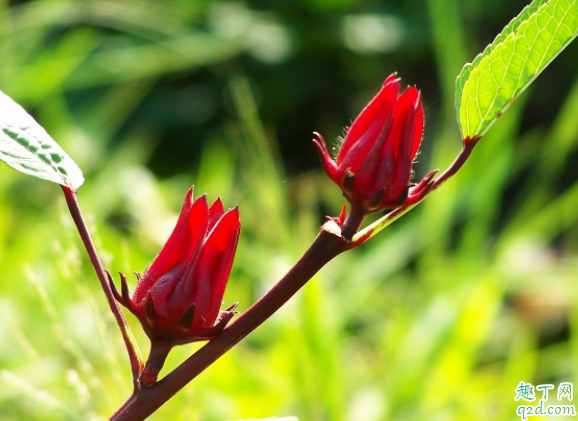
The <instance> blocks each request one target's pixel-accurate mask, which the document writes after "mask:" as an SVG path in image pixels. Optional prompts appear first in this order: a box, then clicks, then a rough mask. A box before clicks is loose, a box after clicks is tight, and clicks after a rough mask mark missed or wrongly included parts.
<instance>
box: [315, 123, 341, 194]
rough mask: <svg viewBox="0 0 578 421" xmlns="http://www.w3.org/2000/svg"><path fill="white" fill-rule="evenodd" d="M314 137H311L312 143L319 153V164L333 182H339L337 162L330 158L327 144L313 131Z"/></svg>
mask: <svg viewBox="0 0 578 421" xmlns="http://www.w3.org/2000/svg"><path fill="white" fill-rule="evenodd" d="M313 135H314V136H315V138H314V139H313V143H314V144H315V147H316V148H317V152H318V153H319V159H320V160H321V164H322V165H323V169H324V170H325V172H326V173H327V175H328V176H329V178H330V179H332V180H333V181H334V182H336V183H337V184H339V181H337V180H338V177H339V176H338V174H337V164H336V163H335V161H334V160H333V158H331V155H330V154H329V151H328V150H327V145H326V144H325V139H323V136H321V135H320V134H319V133H317V132H313Z"/></svg>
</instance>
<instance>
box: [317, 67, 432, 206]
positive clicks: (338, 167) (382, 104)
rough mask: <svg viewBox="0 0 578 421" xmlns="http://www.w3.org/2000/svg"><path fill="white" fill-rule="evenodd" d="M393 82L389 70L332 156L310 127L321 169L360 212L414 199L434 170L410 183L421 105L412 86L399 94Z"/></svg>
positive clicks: (397, 81) (428, 184)
mask: <svg viewBox="0 0 578 421" xmlns="http://www.w3.org/2000/svg"><path fill="white" fill-rule="evenodd" d="M399 85H400V79H398V78H397V77H396V74H395V73H394V74H392V75H391V76H389V77H388V78H387V79H386V80H385V82H384V84H383V86H382V88H381V90H380V91H379V92H378V94H377V95H376V96H375V98H373V99H372V100H371V102H370V103H369V104H368V105H367V106H366V107H365V109H364V110H363V111H362V112H361V114H359V116H358V117H357V118H356V119H355V121H354V122H353V124H352V125H351V127H350V128H349V130H348V131H347V134H346V136H345V139H344V141H343V144H342V145H341V147H340V148H339V152H338V153H337V159H336V160H333V159H332V158H331V156H330V155H329V152H328V150H327V146H326V145H325V141H324V140H323V137H321V135H319V134H317V133H315V135H316V136H317V139H315V140H314V143H315V145H316V146H317V149H318V151H319V154H320V156H321V161H322V163H323V167H324V169H325V172H326V173H327V175H328V176H329V177H330V178H331V179H332V180H333V181H334V182H335V183H336V184H337V185H338V186H339V187H341V190H342V191H343V194H344V196H345V197H346V198H347V200H349V202H350V203H351V205H352V206H353V208H354V209H356V210H357V211H359V212H362V213H366V214H367V213H371V212H376V211H380V210H385V209H393V208H395V207H398V206H401V205H403V204H406V203H408V202H412V203H415V202H417V201H418V200H420V199H421V198H422V197H423V196H424V195H425V194H427V192H428V191H429V189H430V188H431V179H432V178H433V175H434V173H430V174H428V175H427V176H426V177H425V178H424V179H423V180H422V181H421V182H420V183H419V184H417V185H412V184H410V180H411V174H412V164H413V160H414V159H415V156H416V154H417V152H418V149H419V146H420V143H421V138H422V134H423V127H424V116H423V106H422V103H421V97H420V92H419V91H418V90H417V89H416V88H415V87H413V86H412V87H409V88H407V89H406V90H405V91H403V92H402V93H401V94H399Z"/></svg>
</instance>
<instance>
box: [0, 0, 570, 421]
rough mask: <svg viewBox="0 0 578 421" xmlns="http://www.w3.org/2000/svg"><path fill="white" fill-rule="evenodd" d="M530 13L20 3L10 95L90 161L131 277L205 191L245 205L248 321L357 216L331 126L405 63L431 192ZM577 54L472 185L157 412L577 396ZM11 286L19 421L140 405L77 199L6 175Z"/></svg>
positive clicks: (510, 415)
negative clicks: (278, 284)
mask: <svg viewBox="0 0 578 421" xmlns="http://www.w3.org/2000/svg"><path fill="white" fill-rule="evenodd" d="M526 4H527V1H523V0H513V1H508V2H504V1H502V0H484V1H482V0H467V1H466V0H403V1H401V0H399V1H395V2H394V1H361V0H298V1H296V0H293V1H290V0H285V1H274V2H267V1H262V0H261V1H259V0H254V1H247V2H240V1H227V2H224V1H223V2H221V1H208V0H205V1H198V0H167V1H163V2H159V1H144V0H139V1H135V0H125V1H118V2H113V1H93V0H84V1H62V0H59V1H51V0H45V1H14V2H13V1H9V0H0V89H1V90H3V91H4V92H5V93H7V94H8V95H10V96H12V97H13V98H14V99H15V100H16V101H18V102H19V103H21V104H22V105H23V106H24V107H25V108H26V109H27V110H29V111H30V112H32V113H33V115H34V116H35V117H36V118H37V120H38V121H39V122H40V123H41V124H42V125H43V126H44V127H45V128H46V129H47V130H48V131H49V133H51V134H52V136H53V137H54V138H55V139H56V140H57V141H58V142H59V143H60V144H61V145H62V146H63V147H64V148H65V149H66V150H67V151H68V152H69V154H70V155H71V156H72V157H73V158H74V159H75V160H76V161H77V162H78V163H79V165H80V166H81V167H82V168H83V170H84V171H85V176H86V178H87V183H86V185H85V186H84V187H82V188H81V190H80V193H79V199H80V203H81V206H82V207H83V209H84V211H85V214H86V217H87V219H88V222H89V224H90V228H91V230H92V233H93V235H94V237H95V240H96V242H97V247H98V249H99V250H100V252H101V257H102V259H103V261H104V263H105V266H106V267H107V268H109V269H110V270H112V271H116V270H122V271H123V272H125V273H131V272H132V271H133V270H138V271H142V270H144V268H145V267H146V266H147V265H148V263H150V262H151V260H152V259H153V258H154V256H155V255H156V253H157V252H158V251H159V250H160V247H161V246H162V244H163V242H164V240H165V239H166V238H167V236H168V234H169V232H170V230H171V229H172V227H173V224H174V222H175V221H176V214H177V212H178V210H179V209H180V205H181V203H182V200H183V198H184V196H185V193H186V191H187V189H188V188H189V187H190V185H192V184H194V185H195V189H196V192H197V194H200V193H203V192H207V193H208V195H209V198H210V199H211V200H214V199H215V198H216V197H217V196H218V195H220V196H221V197H222V198H223V200H224V202H225V205H226V206H228V207H232V206H234V205H236V204H239V205H240V209H241V218H242V223H243V232H242V236H241V242H240V245H239V250H238V254H237V258H236V263H235V267H234V270H233V274H232V276H231V280H230V282H229V287H228V291H227V294H226V297H225V302H226V304H230V303H232V302H234V301H240V303H241V304H240V309H241V310H243V309H246V308H247V307H248V306H249V305H250V304H251V303H252V302H254V301H255V300H256V299H257V298H258V297H259V296H260V295H261V294H262V293H263V292H264V291H265V290H266V289H267V288H268V287H270V286H271V285H272V284H273V282H274V281H275V280H276V279H278V278H279V277H280V276H281V275H282V274H283V273H284V272H285V271H286V270H287V269H288V268H289V267H290V266H291V265H292V263H293V262H294V261H295V260H296V259H297V258H298V257H299V255H300V253H301V252H302V251H303V250H304V249H305V248H306V247H307V245H308V244H309V243H310V241H311V240H312V239H313V237H314V236H315V234H316V232H317V230H318V227H319V225H320V223H321V222H322V220H323V216H324V215H335V214H337V213H338V212H339V210H340V208H341V204H342V203H343V198H342V197H341V194H340V192H339V190H338V189H337V187H336V186H334V185H333V184H332V183H331V182H330V181H329V180H328V179H327V178H326V177H325V176H324V174H323V173H322V171H321V170H320V166H319V164H318V162H317V156H316V152H315V150H314V147H313V145H312V144H311V142H310V139H311V132H312V131H314V130H316V131H319V132H321V133H322V134H323V135H324V136H325V138H326V139H327V140H328V141H330V142H333V141H334V139H336V138H337V137H338V136H340V135H342V134H343V128H344V127H345V126H346V125H348V124H349V123H350V122H351V121H352V119H353V118H354V117H355V116H356V115H357V113H358V112H359V111H360V110H361V108H362V107H363V106H364V105H365V104H366V103H367V101H368V100H369V99H370V98H371V97H372V96H373V94H374V93H375V92H377V90H378V89H379V87H380V84H381V83H382V81H383V80H384V79H385V78H386V77H387V75H389V74H390V73H392V72H393V71H398V72H399V75H400V76H401V77H402V78H403V81H404V83H407V84H416V85H417V86H418V87H419V88H420V89H421V90H422V94H423V100H424V106H425V110H426V131H425V137H424V141H423V147H422V152H421V155H420V157H419V163H418V165H417V166H416V173H417V176H418V177H419V176H421V175H423V174H425V173H426V172H427V171H429V170H430V169H431V168H435V167H439V168H444V167H445V166H447V165H448V164H449V162H450V161H451V160H452V159H453V157H454V156H455V155H456V154H457V153H458V151H459V149H460V139H459V135H458V131H457V124H456V122H455V116H454V114H455V113H454V109H453V96H454V79H455V76H456V75H457V74H458V73H459V71H460V69H461V66H462V65H463V64H464V63H465V62H466V61H469V60H471V59H473V57H474V55H475V54H476V53H477V52H479V51H481V50H482V48H483V47H484V46H485V45H486V44H487V43H489V42H490V41H491V40H492V39H493V37H494V36H495V35H496V34H497V33H498V32H499V30H500V29H501V28H502V27H503V26H504V25H505V24H506V23H507V22H508V21H509V20H510V19H511V18H512V17H513V16H514V15H516V14H517V13H518V12H519V11H520V10H521V9H522V8H523V7H524V6H525V5H526ZM576 57H578V43H574V44H573V45H571V46H570V47H569V48H568V50H567V51H565V52H564V53H563V54H562V55H561V56H560V57H559V58H558V59H556V61H555V62H554V63H553V64H552V65H551V66H550V67H549V68H548V69H547V70H546V71H545V72H544V74H543V75H542V76H541V77H540V78H539V79H538V80H537V82H536V83H534V84H533V85H532V87H531V88H530V89H529V91H528V92H526V93H525V94H524V95H522V97H521V98H520V99H519V100H518V102H517V103H516V104H515V106H514V107H512V108H511V109H510V110H509V111H508V112H507V113H506V114H505V116H504V117H503V118H501V119H500V121H499V122H498V123H497V124H496V125H495V126H494V127H493V128H492V129H491V130H490V132H489V134H488V135H487V136H486V137H485V138H484V139H483V141H482V142H481V143H480V144H479V145H478V147H477V148H476V150H475V152H474V155H473V157H472V159H471V160H470V162H468V163H467V165H466V167H465V168H464V169H463V171H461V172H460V173H459V174H458V176H457V177H455V178H454V179H453V180H451V181H450V182H449V183H448V184H447V185H445V186H444V187H443V188H442V189H440V190H439V191H437V192H436V193H435V194H434V195H432V197H431V198H429V199H428V200H427V201H426V202H425V203H424V204H423V205H421V206H420V207H419V208H417V209H415V210H414V211H413V212H411V213H410V214H409V215H407V216H406V217H405V218H403V219H402V220H401V221H399V222H397V223H395V224H394V225H393V226H391V227H390V228H388V229H387V230H386V231H384V232H383V233H381V234H380V235H379V236H377V237H376V238H374V239H372V241H370V242H369V243H367V244H366V245H364V246H363V247H362V248H360V249H357V250H354V251H352V252H349V253H348V254H346V255H343V256H340V257H339V258H337V259H336V260H335V261H334V262H332V263H330V264H329V265H328V266H327V267H326V268H325V269H323V270H322V272H321V273H320V274H319V275H318V276H317V277H316V278H315V279H314V280H313V281H312V282H311V283H310V284H309V285H308V286H307V287H306V288H305V289H304V290H303V291H301V292H300V293H299V294H298V296H297V297H296V298H295V299H293V300H292V301H291V302H290V303H289V304H288V305H287V306H286V307H285V308H283V309H282V310H281V311H280V312H279V313H278V314H277V315H275V316H274V317H273V318H272V319H271V320H269V321H268V322H267V323H266V324H265V325H264V326H263V327H262V328H260V329H259V330H258V331H257V332H255V333H254V334H252V335H251V336H250V337H249V338H247V339H246V340H245V341H244V342H243V343H242V344H240V345H239V346H238V347H236V348H235V349H234V350H233V351H232V352H230V353H229V354H228V355H226V357H224V358H222V359H221V360H220V361H219V362H218V363H217V364H215V365H214V366H212V367H211V368H210V369H209V370H207V371H206V372H205V373H204V374H203V375H201V376H200V377H199V378H198V379H197V380H196V381H194V382H193V383H192V384H190V385H189V386H188V387H187V388H185V389H184V390H183V391H181V392H180V393H179V394H178V395H177V396H176V397H175V398H174V399H172V400H171V401H170V402H169V403H167V404H166V405H165V406H164V407H163V408H162V409H161V410H159V411H158V412H157V413H156V414H155V415H153V416H151V418H150V419H151V420H203V421H233V420H239V419H248V418H265V417H271V416H278V417H281V416H295V417H298V419H299V420H300V421H321V420H330V421H378V420H379V421H381V420H412V421H416V420H467V421H470V420H488V419H493V420H514V419H519V418H518V417H517V416H516V415H515V408H516V406H517V403H516V402H515V401H514V397H515V392H514V390H515V388H516V386H517V384H518V383H519V382H520V381H525V382H531V383H533V384H534V385H536V384H541V383H553V384H555V385H557V384H558V383H560V382H562V381H576V380H577V378H576V372H577V371H576V370H578V290H577V289H576V287H575V285H574V282H575V280H576V279H577V277H578V168H577V164H578V151H577V150H576V145H578V118H576V110H578V78H577V76H576V75H577V73H578V72H577V69H578V60H577V59H576ZM0 274H1V275H0V420H1V421H7V420H104V419H107V417H108V416H109V415H110V414H111V413H112V412H113V411H114V410H115V409H116V408H117V407H118V406H120V404H121V403H122V402H124V400H125V398H126V397H128V395H129V394H130V390H131V384H130V374H129V366H128V362H127V359H126V354H125V351H124V349H123V346H122V342H121V339H120V337H119V334H118V332H117V329H116V326H115V324H114V321H113V319H112V317H111V315H110V314H109V311H108V309H107V305H106V303H105V300H104V297H103V296H102V293H101V291H100V290H99V285H98V281H97V279H96V277H95V275H94V273H93V271H92V268H91V267H90V265H89V263H88V260H87V258H86V256H85V254H84V251H83V249H82V247H81V244H80V242H79V239H78V235H77V233H76V231H75V230H74V228H73V226H72V224H71V221H70V218H69V216H68V214H67V210H66V207H65V204H64V200H63V199H62V197H61V194H60V190H59V188H58V186H56V185H53V184H51V183H47V182H42V181H39V180H36V179H32V178H30V177H26V176H24V175H21V174H19V173H17V172H15V171H13V170H11V169H9V168H8V167H6V166H0ZM132 285H133V286H134V280H133V282H132ZM128 318H129V321H130V323H131V324H132V325H133V326H134V330H135V333H136V334H137V336H138V339H139V342H140V343H141V345H142V347H143V351H145V348H146V347H147V340H146V338H145V337H144V335H143V334H141V332H140V326H138V322H137V321H136V320H135V319H134V318H133V317H132V316H130V315H129V316H128ZM196 346H198V345H188V346H183V347H180V348H178V349H177V350H176V351H174V352H173V353H172V355H171V356H170V358H169V361H168V363H167V370H165V373H166V372H167V371H168V369H170V368H171V367H174V366H176V365H177V364H179V362H180V361H182V360H184V359H185V358H186V357H187V356H188V355H190V354H191V353H192V351H193V350H194V349H195V347H196ZM146 351H148V350H146ZM146 351H145V352H146ZM549 403H550V404H556V403H557V402H556V400H555V397H554V398H552V397H551V398H550V401H549Z"/></svg>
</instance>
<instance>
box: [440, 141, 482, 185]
mask: <svg viewBox="0 0 578 421" xmlns="http://www.w3.org/2000/svg"><path fill="white" fill-rule="evenodd" d="M479 140H480V139H479V138H474V139H471V140H470V139H468V140H464V142H463V146H462V150H461V151H460V154H459V155H458V156H457V157H456V159H454V162H452V164H451V165H450V166H449V167H448V168H447V169H446V170H445V171H444V172H443V174H442V175H440V176H439V177H438V178H436V180H435V181H434V182H433V186H432V188H431V190H430V191H433V190H435V189H437V188H438V187H439V186H441V185H442V184H443V183H445V182H446V181H447V180H449V179H450V178H451V177H453V176H454V175H455V174H456V173H457V172H458V171H459V170H460V168H462V166H463V165H464V164H465V163H466V161H467V160H468V158H469V157H470V155H471V153H472V150H473V149H474V146H476V143H478V141H479Z"/></svg>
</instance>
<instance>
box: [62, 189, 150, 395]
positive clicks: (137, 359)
mask: <svg viewBox="0 0 578 421" xmlns="http://www.w3.org/2000/svg"><path fill="white" fill-rule="evenodd" d="M62 190H63V191H64V197H65V198H66V204H67V205H68V210H69V211H70V215H71V216H72V220H73V221H74V224H75V225H76V229H77V230H78V233H79V234H80V238H81V239H82V243H83V244H84V247H85V249H86V252H87V253H88V257H89V258H90V263H92V267H93V268H94V271H95V272H96V276H97V277H98V280H99V281H100V286H101V287H102V290H103V291H104V295H105V296H106V299H107V301H108V305H109V306H110V309H111V311H112V313H113V315H114V318H115V319H116V323H117V325H118V327H119V329H120V332H121V334H122V338H123V340H124V344H125V346H126V350H127V353H128V357H129V359H130V366H131V370H132V376H133V381H134V384H135V387H137V386H139V385H138V382H137V379H138V376H139V375H140V373H141V371H142V367H143V363H142V356H141V353H140V350H139V348H138V345H137V344H136V341H135V339H134V336H133V334H132V332H131V330H130V327H129V325H128V323H127V322H126V319H125V318H124V315H123V314H122V311H121V310H120V308H119V306H118V304H117V302H116V300H115V298H114V295H113V293H112V290H111V288H110V284H109V282H108V278H107V276H106V273H105V271H104V268H103V267H102V263H101V261H100V259H99V257H98V254H97V252H96V248H95V247H94V243H93V241H92V238H91V236H90V233H89V232H88V228H87V226H86V222H85V221H84V218H83V216H82V213H81V211H80V205H79V204H78V198H77V196H76V191H74V190H72V189H71V188H69V187H67V186H62Z"/></svg>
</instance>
